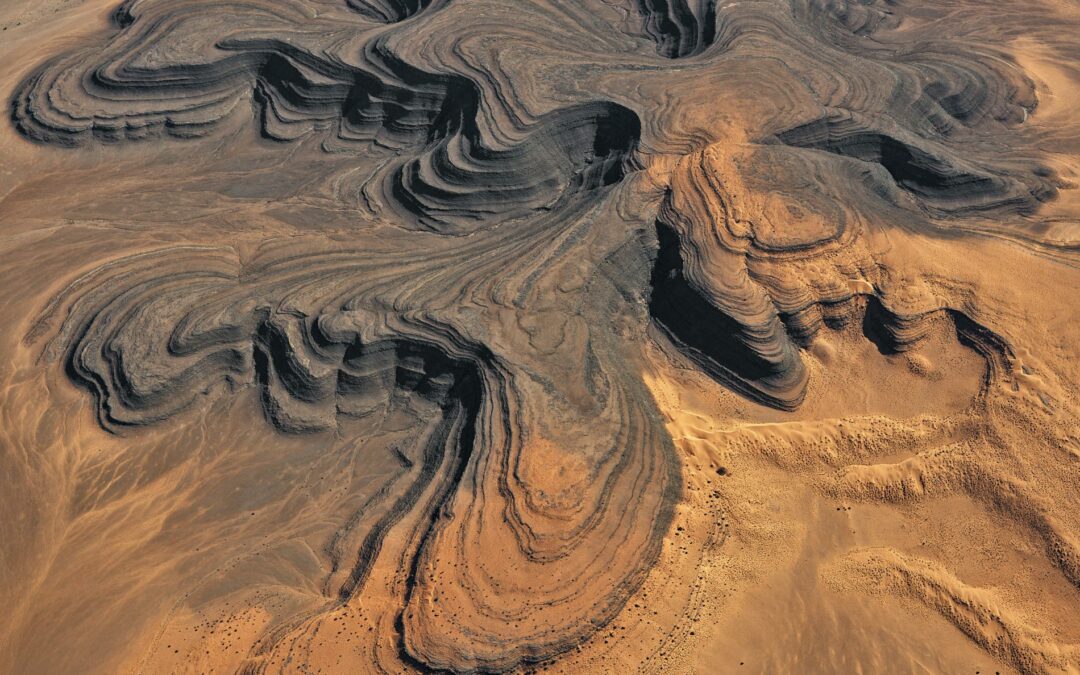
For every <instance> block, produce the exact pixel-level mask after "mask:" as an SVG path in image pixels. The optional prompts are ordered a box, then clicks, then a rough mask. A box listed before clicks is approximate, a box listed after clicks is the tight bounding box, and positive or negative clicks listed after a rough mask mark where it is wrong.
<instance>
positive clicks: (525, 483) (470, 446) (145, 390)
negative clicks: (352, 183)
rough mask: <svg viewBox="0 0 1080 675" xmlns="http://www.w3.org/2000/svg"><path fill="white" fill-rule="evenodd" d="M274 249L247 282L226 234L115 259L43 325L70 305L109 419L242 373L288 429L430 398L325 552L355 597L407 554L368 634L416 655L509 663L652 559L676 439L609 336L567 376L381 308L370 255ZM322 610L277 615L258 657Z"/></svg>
mask: <svg viewBox="0 0 1080 675" xmlns="http://www.w3.org/2000/svg"><path fill="white" fill-rule="evenodd" d="M401 236H416V235H406V234H404V233H403V234H402V235H401ZM429 236H430V235H429ZM268 255H269V257H268V258H267V259H266V260H263V261H259V262H258V263H257V264H255V265H254V266H253V269H256V270H258V272H257V273H256V274H255V275H254V276H252V277H250V278H249V279H248V280H245V281H242V280H240V279H239V278H238V269H237V263H236V260H235V257H233V256H230V255H229V254H228V252H227V251H217V250H212V249H201V248H182V247H181V248H174V249H168V250H164V251H158V252H152V253H147V254H140V255H136V256H132V257H129V258H124V259H119V260H117V261H115V262H114V263H112V264H110V265H108V266H105V267H102V268H100V269H98V270H97V271H95V272H93V273H91V274H90V275H88V276H85V277H83V278H82V279H80V280H78V281H77V282H75V284H74V285H73V286H72V287H70V288H69V289H68V291H67V292H65V293H64V294H63V296H62V297H63V299H62V300H59V301H58V303H59V304H57V305H55V306H53V307H51V308H50V309H49V311H47V312H46V313H45V314H44V315H43V317H42V321H43V323H42V324H41V326H40V327H39V328H38V329H37V331H36V332H35V333H34V334H35V335H36V334H44V333H45V332H49V331H50V328H49V326H51V322H52V321H53V319H54V317H60V316H63V317H66V318H65V319H64V320H63V321H62V322H61V323H60V324H59V325H58V328H59V332H58V333H57V334H56V335H55V337H54V338H53V339H52V340H51V341H50V343H49V345H50V346H49V347H48V348H47V350H46V353H47V354H49V355H52V356H54V357H59V358H64V359H66V362H67V364H68V371H69V373H70V374H71V375H72V377H73V378H75V380H76V381H77V382H79V383H81V384H82V385H84V386H86V387H87V388H89V389H90V390H91V391H93V392H94V394H95V398H96V401H97V409H98V414H99V419H100V420H101V422H102V424H103V425H105V426H106V427H107V428H109V429H111V430H113V431H115V432H118V433H125V429H126V428H130V427H136V426H142V425H148V424H154V423H157V422H159V421H161V420H164V419H166V418H171V417H177V418H179V419H183V412H184V411H186V410H189V409H192V408H193V406H197V405H201V403H199V402H200V401H201V400H204V399H205V398H206V396H207V395H208V394H209V395H214V396H218V395H227V393H226V392H228V391H230V390H239V389H243V388H254V389H255V391H256V392H258V394H259V397H258V400H259V402H260V405H261V408H262V414H263V415H265V417H266V418H267V419H268V420H269V421H270V422H271V423H272V424H273V425H274V426H275V427H276V428H277V429H279V430H280V431H281V432H283V433H319V432H321V431H332V432H337V431H338V430H339V429H340V428H341V426H340V425H341V420H342V419H344V418H357V419H364V418H369V417H370V418H376V419H377V418H379V417H380V416H383V415H384V414H385V413H386V411H387V410H388V409H389V408H390V407H391V406H394V405H398V403H397V402H399V401H401V400H403V397H404V398H408V397H414V398H415V399H416V400H417V402H416V403H414V404H412V406H413V407H414V408H416V407H417V406H421V405H426V406H428V409H430V410H431V415H433V416H434V417H433V419H437V420H438V422H437V423H436V424H435V425H434V426H433V427H432V431H431V432H430V435H429V437H428V438H427V440H426V441H425V442H424V444H423V446H422V448H421V451H420V453H419V454H418V455H415V456H411V457H408V458H406V459H407V467H406V468H407V475H408V477H409V478H408V480H409V481H410V482H409V483H408V485H407V486H404V487H402V488H401V490H400V491H399V492H398V493H396V494H397V496H396V497H395V498H394V499H393V500H391V501H390V502H389V503H387V504H385V505H382V506H380V507H379V508H375V507H374V506H372V507H370V508H369V510H368V511H366V512H365V514H366V515H364V516H363V517H362V518H361V522H360V523H359V524H355V525H351V526H350V530H351V531H356V532H360V533H363V537H362V541H361V543H360V544H359V548H358V550H357V551H356V553H355V558H354V562H352V563H351V564H350V563H349V562H348V559H349V556H348V555H347V554H346V553H345V552H336V553H335V561H336V560H337V558H338V557H340V558H341V560H340V562H335V563H334V569H335V570H341V571H340V572H334V576H333V579H334V580H335V585H334V586H332V587H331V588H329V589H328V597H327V598H326V603H327V604H326V605H325V611H331V610H333V609H334V608H337V607H340V606H341V604H342V603H348V602H350V601H351V600H352V598H354V597H359V596H362V595H363V593H364V589H365V583H366V581H367V579H368V576H369V574H370V572H371V570H372V569H373V566H374V565H375V564H376V563H377V561H378V560H379V559H380V556H382V555H388V556H391V558H390V560H389V561H388V562H387V563H386V565H389V566H391V567H395V568H396V566H397V563H395V562H394V561H395V560H396V559H397V558H398V557H400V558H401V559H402V560H404V561H405V564H406V568H405V571H407V575H406V577H405V579H404V582H403V583H402V584H401V585H400V586H399V587H397V588H398V592H399V595H398V596H397V598H396V599H397V602H398V604H397V606H396V609H394V608H391V610H393V611H396V612H398V613H399V614H398V617H397V620H396V621H394V622H389V623H387V624H386V627H385V630H387V631H388V633H386V634H384V635H382V637H381V638H380V640H382V641H383V642H382V643H381V644H400V649H401V652H400V655H401V657H403V658H406V660H407V661H409V662H412V663H414V665H422V666H425V667H432V668H440V669H449V670H455V671H468V670H474V669H484V670H504V669H509V668H513V667H517V666H520V665H522V664H525V663H529V662H537V661H544V660H548V659H550V658H552V657H554V656H556V655H558V654H560V653H563V652H565V651H567V650H569V649H571V648H573V647H574V646H576V645H578V644H580V643H581V641H582V640H584V639H585V638H586V637H588V636H589V635H590V634H591V633H592V632H593V631H595V630H596V629H597V628H598V627H599V626H602V625H604V624H605V623H607V622H608V621H610V620H611V619H612V618H613V617H614V616H615V614H616V613H617V612H618V611H619V610H620V609H621V608H622V606H623V604H624V603H625V602H626V600H627V598H628V597H629V595H630V594H631V593H632V592H633V591H634V589H636V588H637V587H638V585H639V584H640V583H641V582H642V580H643V579H644V576H645V574H646V573H647V572H648V570H649V568H650V566H651V565H652V562H653V561H654V560H655V558H656V556H657V555H658V553H659V547H660V544H661V541H662V539H663V537H664V535H665V533H666V531H667V527H668V524H669V523H670V521H671V518H672V513H673V508H674V505H675V502H676V500H677V498H678V496H679V479H678V475H679V474H678V471H679V469H678V463H677V460H676V458H675V456H674V450H673V447H672V445H671V440H670V438H669V437H668V436H667V434H666V432H665V431H664V428H663V424H662V421H661V420H660V418H659V415H658V413H657V412H656V410H655V409H654V407H653V404H652V402H651V399H650V398H649V397H648V396H647V395H646V394H645V390H644V386H643V385H642V383H641V382H640V381H639V380H638V377H637V375H636V374H635V373H634V371H633V370H632V369H626V368H625V366H624V364H623V362H622V360H621V357H620V358H619V359H618V360H617V358H616V354H618V353H619V351H618V350H617V349H615V347H616V345H615V344H614V343H612V342H611V341H612V338H611V337H605V336H604V335H603V334H601V333H599V332H597V333H594V334H592V335H591V336H590V335H589V334H588V333H587V332H586V333H585V335H584V336H583V342H581V343H580V344H579V345H577V346H575V347H574V348H573V349H574V350H580V356H579V357H576V358H580V359H581V363H580V364H577V366H576V367H575V368H574V369H575V370H577V372H579V373H582V374H583V375H582V376H581V377H579V378H576V379H575V378H567V377H565V376H562V375H561V374H560V373H559V371H560V370H561V369H562V368H563V367H564V366H565V365H566V364H559V363H554V362H549V361H545V360H544V359H543V358H540V357H538V356H537V355H531V354H529V353H528V352H521V351H519V352H516V353H505V354H504V353H496V352H493V351H492V350H491V349H489V348H488V347H486V346H484V344H483V342H481V341H479V340H477V339H476V338H474V337H470V335H469V329H467V328H466V327H464V324H460V325H459V321H458V320H457V319H455V318H454V314H453V313H452V312H451V313H449V314H445V315H444V313H442V312H436V313H432V312H425V311H405V310H396V311H389V312H388V311H387V310H386V309H385V307H386V306H387V303H386V302H385V301H384V300H378V299H377V297H378V293H377V292H376V291H375V288H376V287H382V288H383V289H389V288H395V286H396V285H395V284H389V285H386V286H383V285H382V284H378V283H375V280H374V279H373V278H372V277H371V272H372V270H374V269H378V268H379V266H380V264H381V263H380V262H379V260H378V258H377V257H372V256H364V255H363V254H361V253H358V252H355V251H353V252H349V253H348V255H342V253H341V252H339V251H334V250H332V249H331V250H329V251H324V252H319V251H317V250H313V251H309V252H308V253H307V254H304V255H299V256H298V255H297V252H296V251H295V249H293V248H287V247H286V248H283V249H281V250H275V251H274V252H272V254H268ZM458 264H464V265H466V266H467V265H468V263H460V262H459V263H458ZM335 265H338V266H339V267H337V269H338V270H339V274H337V275H334V274H332V273H329V271H328V270H329V269H330V268H331V267H333V266H335ZM391 269H393V268H391ZM396 273H397V274H398V275H399V278H402V277H401V275H406V276H407V275H408V274H409V272H408V270H404V271H398V272H396ZM301 279H308V280H310V281H313V282H315V283H314V284H311V283H303V282H302V281H301ZM432 283H436V282H435V281H434V280H432ZM365 289H367V290H365ZM379 292H381V293H384V292H386V290H383V291H379ZM616 297H617V296H616ZM343 307H344V308H343ZM564 330H565V329H564ZM585 330H586V331H587V328H586V329H585ZM564 335H565V333H564ZM563 339H564V340H565V339H566V338H565V337H564V338H563ZM564 350H570V345H567V346H565V347H564ZM565 353H566V357H567V358H575V357H572V356H570V355H571V354H572V353H573V351H566V352H565ZM215 392H216V393H215ZM582 429H588V430H589V432H588V433H585V434H582V433H581V430H582ZM392 530H396V532H397V533H396V534H395V537H394V538H393V543H392V544H389V543H387V542H388V541H389V539H388V537H387V535H388V533H389V532H390V531H392ZM388 547H389V548H388ZM331 548H332V547H331ZM432 598H438V602H437V603H433V602H432ZM317 617H318V613H316V614H315V615H311V614H310V613H309V614H305V615H303V616H298V617H295V618H294V619H291V620H285V621H283V622H282V623H281V624H280V625H276V626H274V627H272V628H273V630H271V632H269V633H268V634H267V636H266V637H265V638H264V640H263V641H262V642H261V643H260V644H259V646H258V647H257V649H256V650H255V651H254V652H253V653H252V654H251V659H252V661H251V663H252V664H253V667H256V668H257V667H261V666H259V664H265V663H267V659H270V658H272V657H274V656H275V654H277V655H279V656H280V654H278V652H277V650H279V649H282V650H287V649H289V648H290V645H291V644H292V640H293V639H294V638H296V637H297V636H298V635H302V634H303V632H304V631H305V630H306V629H307V628H306V627H307V626H309V625H311V621H314V620H316V619H317ZM395 626H396V627H395Z"/></svg>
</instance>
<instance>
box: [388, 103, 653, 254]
mask: <svg viewBox="0 0 1080 675" xmlns="http://www.w3.org/2000/svg"><path fill="white" fill-rule="evenodd" d="M640 133H641V125H640V123H639V121H638V118H637V116H636V115H635V114H634V113H633V112H631V111H630V110H628V109H626V108H624V107H622V106H620V105H617V104H614V103H593V104H585V105H581V106H576V107H573V108H564V109H562V110H557V111H555V112H552V113H549V114H548V115H545V116H543V117H541V118H540V120H539V121H538V122H537V123H536V124H535V125H534V126H533V127H532V128H529V129H528V130H527V131H526V134H527V135H526V137H525V138H524V139H522V140H521V141H520V142H518V143H517V144H516V145H514V146H512V147H508V148H505V149H489V148H485V147H484V146H483V145H482V141H481V139H480V135H479V132H478V131H477V130H476V128H475V126H474V125H473V124H472V122H471V120H470V121H468V122H467V123H466V126H465V129H464V130H463V132H462V133H459V134H456V135H454V136H450V137H448V138H446V139H444V140H443V141H441V142H440V143H438V144H437V145H436V146H435V147H434V148H432V149H430V150H428V151H427V152H425V153H424V154H423V155H421V156H420V157H418V158H416V159H414V160H411V161H410V162H408V163H407V164H405V165H403V166H401V167H399V168H398V169H397V170H396V171H395V172H393V173H392V174H391V175H390V176H389V177H388V178H389V181H390V186H389V187H388V188H386V190H385V192H389V193H390V194H391V195H393V196H394V197H395V198H396V201H397V202H398V203H399V204H401V205H402V206H403V207H404V209H405V211H407V212H408V213H411V214H413V215H414V216H415V217H416V220H417V224H418V225H419V226H420V227H423V228H424V229H430V230H435V231H440V232H448V233H453V232H457V231H461V230H466V231H467V230H468V229H469V226H470V224H472V225H473V226H475V224H476V223H482V222H484V221H489V220H506V219H510V218H514V217H520V216H524V215H527V214H529V213H531V212H533V211H537V210H540V209H549V208H552V207H554V206H556V201H559V200H565V199H569V198H571V197H572V196H573V195H574V194H576V193H578V192H582V191H588V190H592V189H595V188H599V187H603V186H606V185H611V184H613V183H617V182H618V181H619V180H621V179H622V177H623V175H624V173H625V172H626V171H627V170H628V169H632V168H633V165H632V156H633V152H634V150H635V148H636V147H637V142H638V137H639V135H640Z"/></svg>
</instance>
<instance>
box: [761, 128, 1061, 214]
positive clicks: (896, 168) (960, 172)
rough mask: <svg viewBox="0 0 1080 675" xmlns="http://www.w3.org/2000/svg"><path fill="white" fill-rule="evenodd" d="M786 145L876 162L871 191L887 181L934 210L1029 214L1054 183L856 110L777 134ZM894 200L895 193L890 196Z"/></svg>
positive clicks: (1042, 172) (881, 189) (1027, 167)
mask: <svg viewBox="0 0 1080 675" xmlns="http://www.w3.org/2000/svg"><path fill="white" fill-rule="evenodd" d="M777 137H778V138H779V140H780V142H782V143H785V144H787V145H791V146H795V147H800V148H812V149H815V150H823V151H826V152H831V153H835V154H837V155H842V156H845V157H851V158H853V159H857V160H860V161H862V162H867V163H870V164H876V165H878V166H880V167H881V169H883V170H884V174H886V175H887V176H888V179H891V181H890V182H882V179H885V180H886V181H888V179H886V178H885V176H880V177H879V178H878V185H877V186H876V190H875V191H876V192H878V193H879V194H883V195H889V194H890V186H891V183H895V185H896V186H899V187H900V188H902V189H904V190H906V191H908V192H910V193H911V194H913V195H914V196H915V197H917V198H918V200H919V203H920V204H921V205H923V206H925V207H926V208H927V209H929V210H930V211H932V212H933V213H935V214H936V215H955V214H964V213H974V212H981V211H982V212H984V211H1003V212H1009V211H1013V212H1017V213H1031V212H1033V211H1034V210H1035V209H1037V208H1038V207H1039V205H1040V204H1042V203H1043V202H1046V201H1048V200H1050V199H1053V198H1054V196H1055V195H1056V194H1057V188H1056V185H1055V184H1054V181H1053V180H1052V176H1051V172H1050V170H1049V169H1047V168H1045V167H1041V166H1038V165H1032V164H1030V163H1023V162H1016V163H1013V164H1012V165H1010V164H1009V163H1008V160H1004V161H1000V160H999V161H998V162H996V163H991V162H986V163H985V164H983V165H981V166H980V164H979V163H976V162H977V161H978V160H975V161H972V160H971V159H963V158H961V157H959V156H958V155H957V154H956V152H955V151H954V150H951V149H949V148H948V147H946V146H944V145H941V144H935V143H932V142H929V141H926V140H923V139H920V138H918V137H917V136H915V135H914V134H911V133H909V132H905V131H904V130H902V129H900V128H899V127H896V126H895V125H891V124H887V123H882V125H881V126H878V127H875V126H873V125H871V124H870V123H868V122H866V121H863V120H862V119H860V118H859V117H858V116H856V115H852V114H850V113H846V112H843V111H834V112H832V113H831V114H830V115H828V116H826V117H823V118H821V119H818V120H815V121H813V122H809V123H807V124H804V125H801V126H798V127H795V128H793V129H789V130H787V131H783V132H781V133H780V134H778V135H777ZM894 201H895V197H894Z"/></svg>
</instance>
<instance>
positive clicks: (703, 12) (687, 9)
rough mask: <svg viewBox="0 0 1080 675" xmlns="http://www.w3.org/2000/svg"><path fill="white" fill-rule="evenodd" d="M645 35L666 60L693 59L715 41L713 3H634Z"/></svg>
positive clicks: (688, 0)
mask: <svg viewBox="0 0 1080 675" xmlns="http://www.w3.org/2000/svg"><path fill="white" fill-rule="evenodd" d="M633 1H634V4H636V5H637V11H638V12H639V13H640V14H641V16H642V20H643V22H644V26H643V29H644V31H645V34H646V35H648V36H649V37H651V38H652V39H653V40H654V41H655V42H656V51H657V53H659V54H660V55H661V56H663V57H666V58H669V59H678V58H683V57H686V56H694V55H696V54H700V53H701V52H703V51H704V50H706V49H708V48H709V46H710V45H712V43H713V41H714V40H716V0H633Z"/></svg>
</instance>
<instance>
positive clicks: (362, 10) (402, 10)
mask: <svg viewBox="0 0 1080 675" xmlns="http://www.w3.org/2000/svg"><path fill="white" fill-rule="evenodd" d="M347 2H348V4H349V7H351V8H352V9H353V10H354V11H356V12H358V13H359V14H361V15H363V16H365V17H367V18H369V19H371V20H372V21H379V22H382V23H396V22H398V21H404V20H405V19H408V18H409V17H412V16H415V15H416V14H419V13H420V12H422V11H424V10H426V9H428V8H429V7H437V6H438V5H440V4H443V3H444V2H446V0H347Z"/></svg>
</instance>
